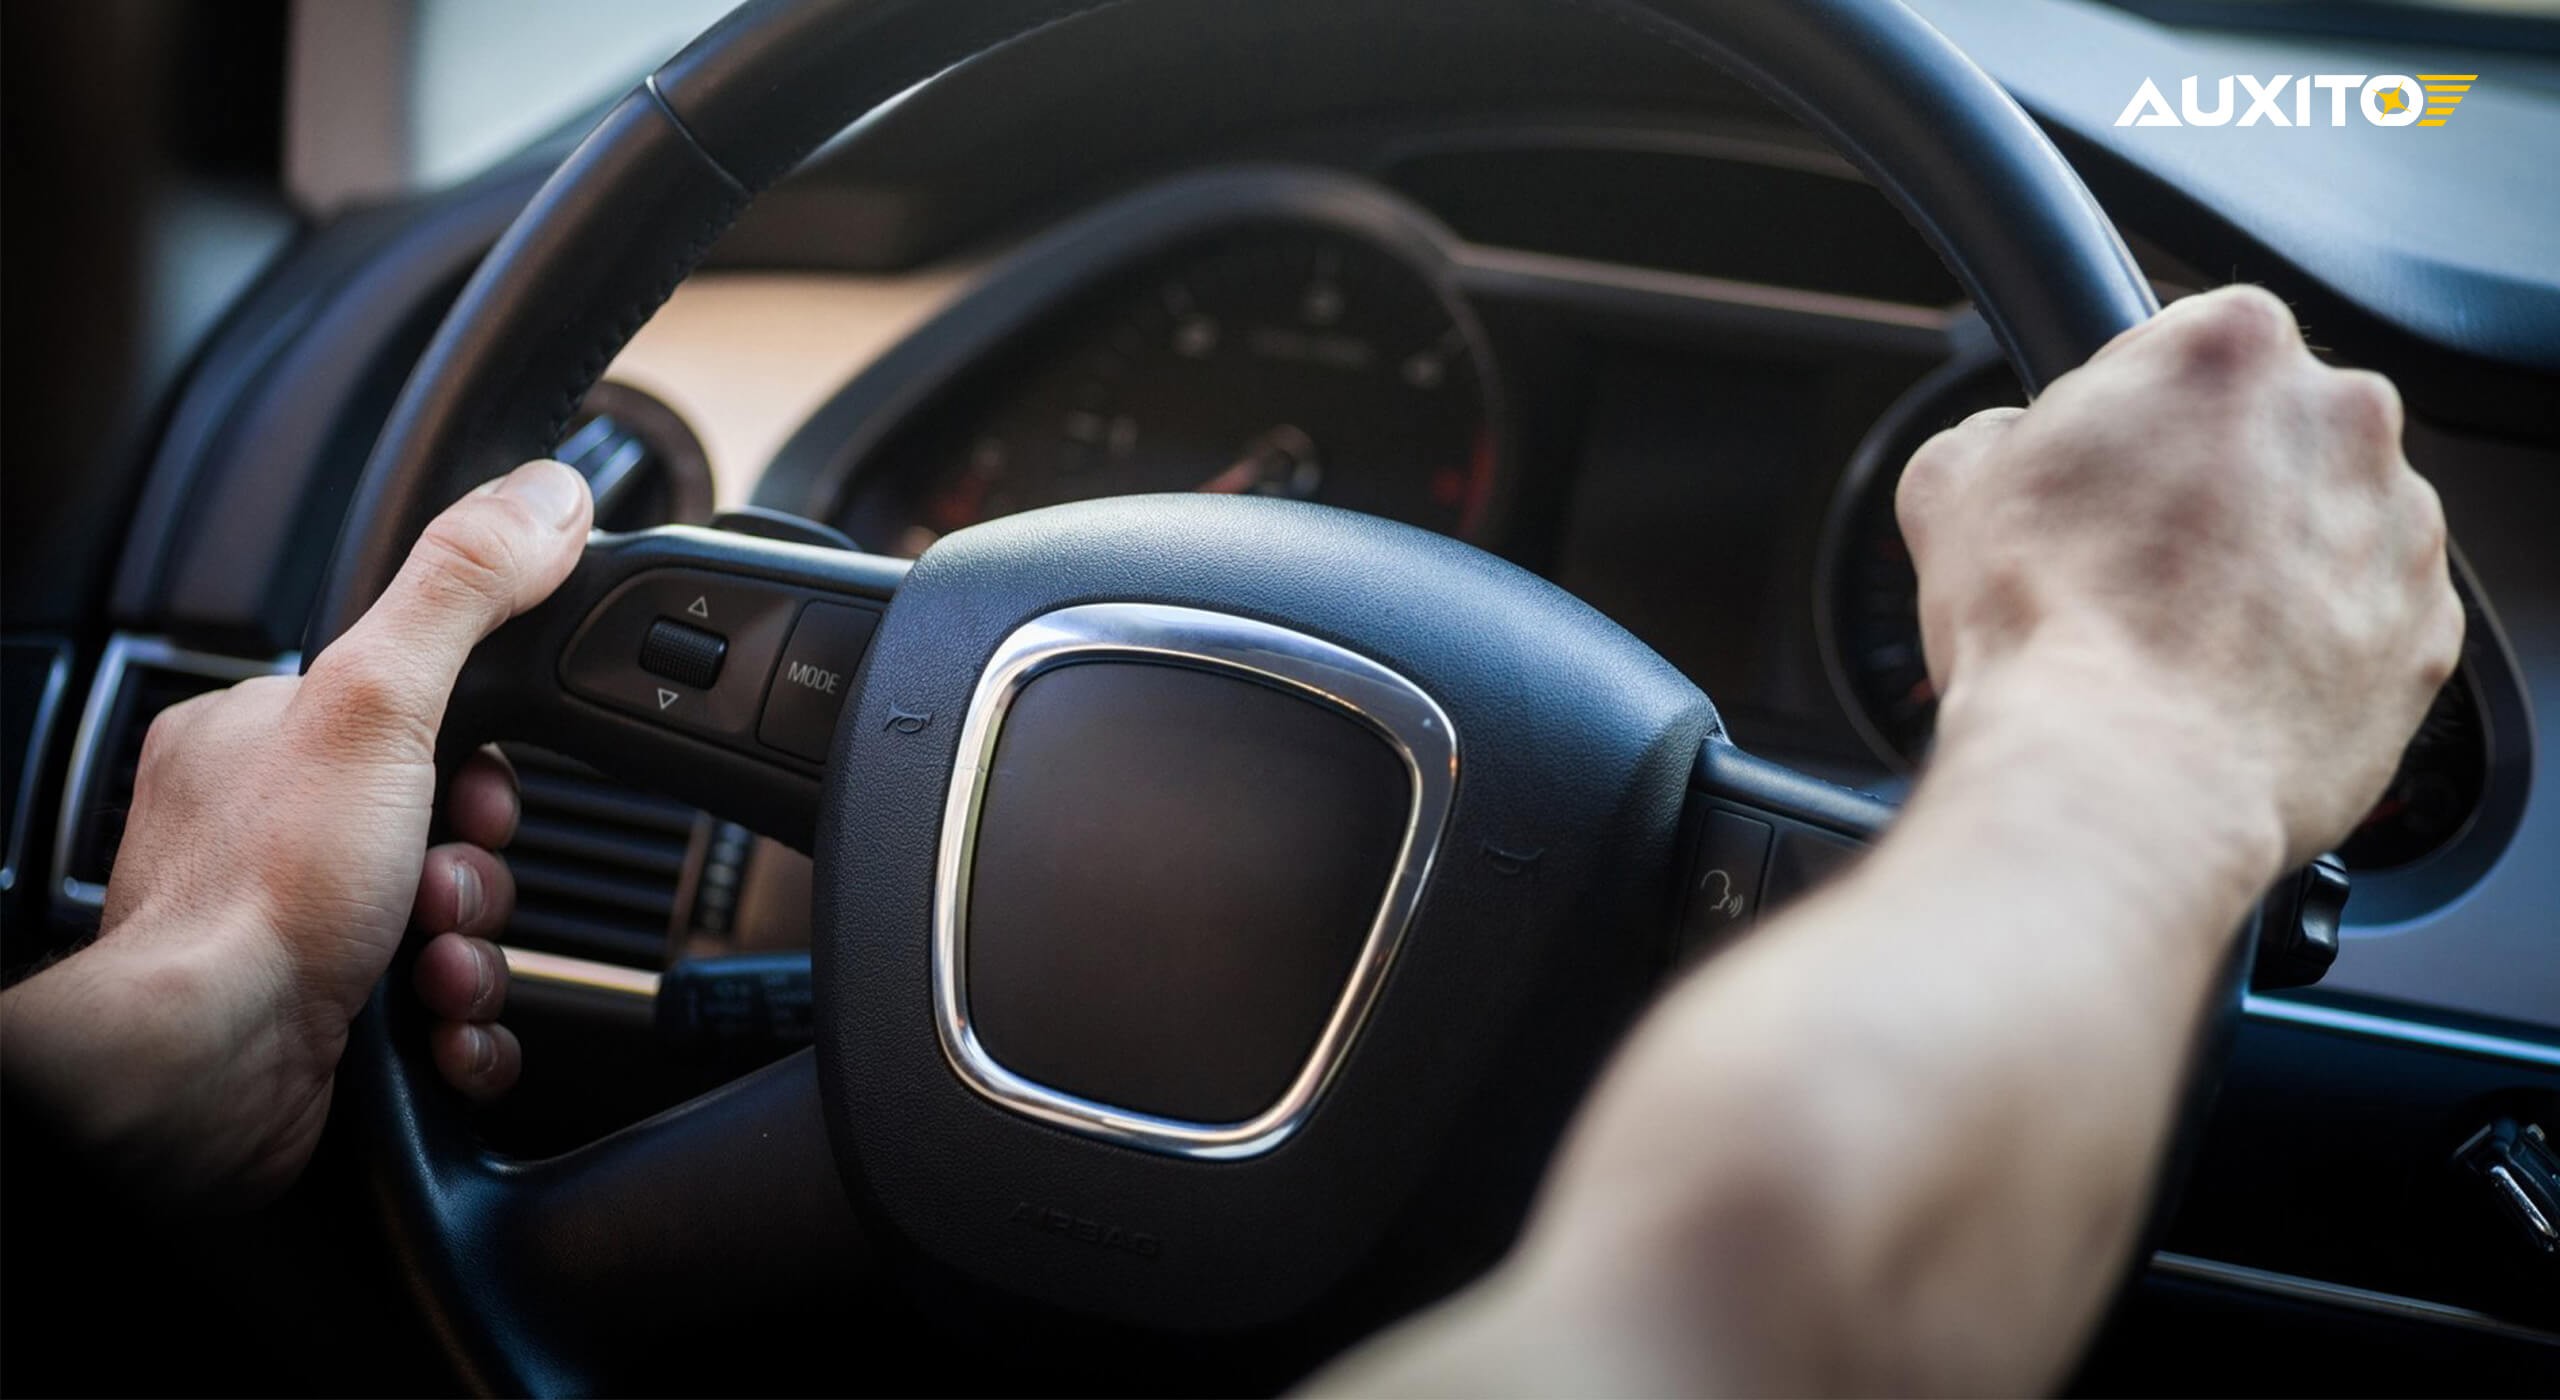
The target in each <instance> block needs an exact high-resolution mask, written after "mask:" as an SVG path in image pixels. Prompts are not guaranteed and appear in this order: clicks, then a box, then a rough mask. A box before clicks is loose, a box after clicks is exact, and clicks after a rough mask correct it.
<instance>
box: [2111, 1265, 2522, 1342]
mask: <svg viewBox="0 0 2560 1400" xmlns="http://www.w3.org/2000/svg"><path fill="white" fill-rule="evenodd" d="M2151 1269H2152V1272H2153V1273H2156V1274H2166V1275H2168V1276H2169V1277H2171V1278H2181V1279H2192V1280H2195V1281H2197V1282H2201V1283H2217V1284H2221V1285H2223V1286H2225V1287H2229V1288H2241V1289H2246V1290H2248V1291H2250V1292H2252V1293H2265V1294H2270V1295H2272V1296H2275V1297H2278V1298H2287V1299H2291V1300H2292V1301H2294V1302H2298V1303H2321V1304H2325V1305H2327V1306H2330V1307H2336V1308H2348V1309H2351V1310H2353V1311H2356V1312H2361V1313H2370V1314H2373V1315H2376V1316H2380V1317H2391V1318H2398V1319H2400V1320H2402V1321H2405V1322H2423V1323H2427V1324H2430V1325H2433V1326H2437V1327H2457V1328H2461V1329H2462V1330H2464V1331H2467V1332H2478V1333H2483V1334H2485V1335H2488V1336H2492V1337H2503V1338H2505V1339H2507V1340H2509V1341H2517V1342H2532V1343H2536V1344H2539V1345H2542V1346H2560V1332H2545V1331H2543V1330H2542V1329H2541V1328H2538V1327H2526V1326H2523V1325H2521V1324H2518V1323H2513V1322H2508V1321H2506V1320H2505V1319H2503V1318H2497V1317H2492V1316H2490V1315H2489V1314H2487V1313H2484V1312H2477V1311H2474V1310H2473V1309H2470V1308H2459V1307H2455V1306H2454V1305H2453V1304H2451V1303H2437V1302H2430V1301H2428V1300H2427V1299H2424V1298H2407V1297H2403V1296H2401V1295H2400V1294H2397V1293H2380V1292H2376V1291H2374V1290H2373V1289H2370V1288H2357V1287H2354V1286H2353V1285H2351V1284H2344V1283H2331V1282H2328V1281H2327V1280H2325V1279H2316V1278H2304V1277H2302V1276H2301V1275H2299V1274H2285V1273H2277V1272H2276V1271H2274V1270H2272V1269H2253V1268H2250V1267H2249V1266H2248V1265H2246V1264H2227V1263H2224V1262H2223V1261H2222V1260H2219V1259H2203V1258H2198V1257H2197V1256H2195V1255H2192V1254H2176V1253H2172V1252H2170V1251H2168V1250H2165V1249H2164V1250H2161V1251H2160V1252H2158V1253H2156V1254H2154V1255H2152V1256H2151Z"/></svg>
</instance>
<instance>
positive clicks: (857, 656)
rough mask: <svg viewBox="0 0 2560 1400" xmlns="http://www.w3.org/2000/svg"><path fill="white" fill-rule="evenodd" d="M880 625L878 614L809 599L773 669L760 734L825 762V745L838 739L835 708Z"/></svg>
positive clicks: (775, 745) (791, 750)
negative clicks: (808, 603)
mask: <svg viewBox="0 0 2560 1400" xmlns="http://www.w3.org/2000/svg"><path fill="white" fill-rule="evenodd" d="M879 626H880V614H878V613H876V612H874V611H872V610H871V609H869V608H857V607H848V606H846V605H844V604H841V603H811V604H810V605H808V606H807V607H805V608H803V609H801V611H800V621H799V622H798V623H796V624H794V625H793V627H792V629H791V640H790V641H789V642H788V643H786V644H785V645H784V646H783V648H782V661H781V664H780V665H778V666H776V667H775V668H774V672H773V690H772V692H771V693H770V694H768V695H767V696H766V697H765V702H764V718H763V719H762V720H761V721H760V722H759V723H758V724H757V725H756V737H757V738H758V739H761V740H763V741H764V743H765V744H767V745H768V746H770V747H772V748H777V749H780V750H782V751H783V752H784V753H787V754H790V755H792V756H793V757H795V758H805V759H807V760H808V761H810V762H811V763H824V762H826V761H827V745H828V742H829V741H830V740H832V739H833V738H834V737H835V732H836V712H837V711H838V710H840V709H842V708H843V707H844V697H845V692H846V691H848V690H851V689H852V688H853V673H854V671H855V670H856V669H857V668H859V667H860V666H861V665H862V653H863V650H864V649H865V648H867V647H869V646H870V645H871V634H872V632H873V631H875V630H877V629H878V627H879Z"/></svg>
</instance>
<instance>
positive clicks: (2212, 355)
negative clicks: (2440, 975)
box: [1897, 287, 2463, 873]
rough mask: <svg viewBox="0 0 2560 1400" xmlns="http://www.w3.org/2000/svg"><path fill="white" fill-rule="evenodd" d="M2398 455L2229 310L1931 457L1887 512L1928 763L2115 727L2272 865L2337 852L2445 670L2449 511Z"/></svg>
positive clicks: (2280, 322) (2181, 319) (2450, 622)
mask: <svg viewBox="0 0 2560 1400" xmlns="http://www.w3.org/2000/svg"><path fill="white" fill-rule="evenodd" d="M2400 430H2401V407H2400V396H2399V393H2398V392H2397V391H2396V390H2394V389H2393V388H2392V386H2391V381H2389V380H2387V379H2384V378H2383V377H2382V376H2380V375H2377V374H2371V373H2368V372H2365V371H2362V370H2338V369H2331V368H2329V367H2327V366H2325V365H2323V364H2321V363H2320V362H2319V361H2318V360H2316V359H2313V358H2312V356H2311V353H2310V351H2309V350H2308V349H2307V348H2305V346H2304V344H2303V340H2302V333H2301V330H2300V329H2299V328H2298V327H2297V326H2296V325H2295V324H2294V319H2293V314H2292V312H2291V311H2289V310H2288V309H2287V308H2286V307H2285V304H2284V303H2283V302H2281V301H2279V300H2277V299H2276V298H2275V297H2273V296H2271V295H2269V294H2268V293H2266V292H2264V291H2261V290H2259V289H2257V288H2255V287H2227V288H2224V289H2222V290H2220V291H2214V292H2206V293H2203V294H2201V295H2198V296H2193V297H2189V298H2187V299H2185V300H2183V301H2180V302H2177V303H2175V304H2173V305H2171V306H2170V307H2169V309H2167V310H2166V311H2164V312H2162V313H2161V314H2160V315H2159V316H2158V317H2156V318H2154V319H2153V320H2151V321H2148V322H2146V323H2144V324H2143V325H2141V326H2138V327H2136V328H2134V329H2133V330H2130V331H2127V332H2126V333H2125V334H2123V335H2122V336H2120V337H2118V338H2117V339H2116V340H2115V341H2114V342H2113V343H2112V344H2110V345H2108V346H2107V347H2106V348H2105V349H2103V350H2101V351H2099V352H2098V354H2097V355H2096V356H2095V357H2093V358H2092V359H2091V360H2090V362H2089V364H2088V365H2086V366H2084V367H2083V368H2081V369H2079V370H2077V371H2075V372H2073V373H2071V374H2068V375H2065V376H2063V377H2062V378H2061V379H2060V380H2058V381H2056V382H2055V384H2054V385H2053V387H2052V389H2051V391H2050V392H2048V393H2047V394H2045V396H2044V397H2043V398H2042V399H2040V400H2038V401H2037V403H2036V406H2035V407H2034V409H2032V410H2019V409H1995V410H1992V411H1990V412H1988V413H1982V414H1977V415H1976V416H1974V417H1973V418H1971V419H1968V420H1967V421H1965V422H1964V423H1963V424H1961V425H1959V426H1957V427H1955V428H1952V429H1950V430H1948V431H1946V432H1944V433H1940V434H1939V435H1938V436H1937V437H1936V438H1934V439H1932V440H1931V441H1930V442H1929V443H1928V445H1926V446H1925V447H1923V448H1921V450H1920V451H1919V453H1918V454H1917V455H1915V456H1914V457H1913V458H1912V460H1911V465H1910V468H1909V470H1907V471H1906V472H1904V474H1903V478H1902V488H1901V493H1900V496H1899V497H1898V500H1897V505H1898V507H1899V514H1900V516H1901V521H1902V531H1903V535H1904V537H1905V538H1906V539H1907V540H1908V541H1909V543H1910V546H1911V554H1912V559H1913V561H1914V563H1915V564H1916V565H1917V567H1918V570H1919V575H1920V619H1921V631H1922V635H1923V637H1924V639H1925V642H1926V645H1927V649H1928V656H1929V670H1930V674H1931V677H1932V679H1934V680H1935V681H1936V682H1937V683H1938V685H1939V687H1940V690H1941V692H1942V694H1943V696H1944V699H1943V702H1942V704H1941V707H1940V710H1939V721H1938V723H1939V733H1940V735H1941V739H1940V742H1941V743H1942V744H1948V743H1962V742H1965V741H1966V740H1967V739H1968V738H1969V736H1970V731H1973V730H1977V729H1982V728H1987V727H1998V726H2008V725H2011V724H2014V723H2018V722H2021V721H2029V720H2033V719H2036V718H2039V717H2042V718H2047V719H2050V718H2057V717H2058V716H2056V715H2054V713H2053V712H2054V710H2055V709H2056V707H2058V706H2070V705H2082V704H2094V705H2098V706H2100V707H2102V711H2111V710H2116V709H2119V708H2124V707H2133V706H2138V707H2140V708H2142V709H2145V710H2147V711H2151V712H2154V713H2157V714H2165V715H2170V716H2176V717H2178V718H2179V719H2180V720H2181V721H2182V722H2181V723H2180V724H2178V725H2177V726H2176V728H2177V735H2176V737H2175V738H2174V739H2172V740H2171V742H2186V743H2191V744H2192V745H2194V746H2195V752H2194V753H2192V754H2189V755H2185V757H2187V758H2190V759H2192V760H2193V761H2195V762H2198V763H2200V764H2202V765H2204V766H2206V767H2207V768H2209V769H2211V770H2213V771H2217V772H2219V773H2221V774H2223V775H2225V776H2226V777H2231V778H2234V779H2237V781H2234V782H2232V783H2229V784H2227V785H2224V786H2223V788H2222V790H2223V791H2226V792H2239V793H2246V794H2250V795H2252V796H2253V797H2255V798H2257V799H2258V800H2262V801H2263V802H2264V803H2265V804H2267V807H2268V810H2267V812H2266V814H2265V815H2266V819H2267V821H2268V822H2269V823H2271V828H2270V829H2271V831H2272V832H2273V833H2274V836H2275V839H2276V840H2278V841H2280V843H2281V848H2282V859H2283V862H2284V864H2285V865H2287V866H2290V865H2293V864H2299V863H2300V862H2302V861H2304V860H2306V859H2308V858H2309V857H2311V856H2312V855H2315V854H2317V853H2318V852H2320V851H2322V850H2325V849H2327V848H2328V847H2329V846H2331V845H2333V844H2335V843H2336V842H2337V840H2338V839H2339V838H2341V837H2343V836H2344V835H2345V834H2346V833H2347V831H2348V830H2349V829H2350V828H2351V827H2352V826H2353V825H2354V823H2355V821H2356V820H2357V818H2359V817H2360V816H2362V815H2363V813H2364V812H2365V810H2366V809H2367V808H2369V807H2371V806H2372V805H2373V802H2374V799H2375V798H2376V797H2378V796H2379V795H2380V794H2381V791H2382V788H2383V786H2384V784H2386V783H2387V782H2389V781H2390V778H2391V773H2392V770H2393V768H2394V766H2395V765H2396V764H2397V763H2398V761H2399V757H2400V751H2401V748H2402V746H2403V745H2405V744H2406V743H2407V742H2408V738H2409V735H2410V733H2411V732H2412V731H2413V730H2414V729H2415V728H2416V727H2417V723H2418V719H2419V717H2420V716H2421V715H2422V714H2424V713H2425V711H2426V707H2427V704H2428V702H2429V701H2430V700H2432V699H2433V698H2434V696H2435V693H2436V691H2437V690H2438V689H2439V688H2441V687H2442V686H2443V684H2444V682H2445V680H2446V678H2447V677H2448V676H2450V675H2451V674H2452V673H2453V667H2454V663H2455V662H2456V661H2457V660H2458V659H2459V657H2460V655H2461V650H2462V630H2463V621H2462V605H2461V603H2460V601H2459V600H2458V599H2457V598H2456V597H2455V595H2454V591H2453V584H2452V579H2451V576H2450V573H2449V571H2448V568H2447V565H2446V561H2445V525H2444V512H2443V509H2442V507H2441V506H2440V505H2439V504H2438V502H2437V500H2436V494H2435V491H2434V489H2433V488H2431V487H2430V486H2428V485H2427V483H2426V481H2425V479H2424V478H2422V477H2420V476H2419V475H2418V474H2417V473H2416V472H2415V471H2413V470H2411V469H2410V466H2409V462H2408V459H2407V458H2406V457H2404V456H2402V455H2401V450H2400ZM2155 728H2156V727H2154V726H2145V727H2144V728H2143V729H2142V730H2141V731H2139V732H2140V733H2141V734H2142V735H2143V736H2144V737H2145V738H2146V739H2148V738H2150V737H2151V736H2152V734H2153V733H2154V732H2155ZM2252 815H2255V814H2252ZM2271 873H2272V872H2271Z"/></svg>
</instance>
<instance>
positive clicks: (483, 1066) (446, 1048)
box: [427, 1021, 524, 1100]
mask: <svg viewBox="0 0 2560 1400" xmlns="http://www.w3.org/2000/svg"><path fill="white" fill-rule="evenodd" d="M427 1048H428V1050H429V1051H430V1052H431V1053H432V1054H433V1055H434V1057H435V1062H436V1073H438V1074H441V1075H443V1076H444V1082H445V1083H447V1084H450V1085H452V1086H453V1087H454V1088H456V1089H459V1090H461V1091H462V1094H463V1096H464V1097H466V1098H470V1099H476V1100H487V1099H494V1098H496V1097H498V1096H499V1095H500V1094H503V1093H505V1092H506V1091H508V1090H509V1089H512V1088H514V1087H515V1083H516V1076H517V1075H518V1074H521V1073H522V1072H523V1071H524V1047H523V1046H521V1045H519V1044H517V1043H516V1033H515V1032H514V1031H511V1030H508V1029H507V1028H506V1027H504V1026H495V1025H491V1026H480V1025H473V1024H470V1023H469V1022H464V1021H445V1022H442V1023H440V1024H438V1025H437V1026H436V1028H435V1029H433V1030H431V1031H429V1032H427Z"/></svg>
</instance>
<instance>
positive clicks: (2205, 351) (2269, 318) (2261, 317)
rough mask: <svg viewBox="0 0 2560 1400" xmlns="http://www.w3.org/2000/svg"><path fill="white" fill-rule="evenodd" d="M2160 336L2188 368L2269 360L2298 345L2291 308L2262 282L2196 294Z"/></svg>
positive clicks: (2298, 332)
mask: <svg viewBox="0 0 2560 1400" xmlns="http://www.w3.org/2000/svg"><path fill="white" fill-rule="evenodd" d="M2169 331H2170V334H2169V335H2167V336H2165V337H2164V339H2165V340H2167V341H2168V342H2169V343H2170V344H2171V345H2172V346H2174V347H2176V349H2177V351H2178V354H2179V357H2180V359H2182V360H2183V361H2184V362H2185V363H2186V364H2187V365H2189V366H2190V367H2194V368H2202V369H2209V370H2216V371H2228V370H2232V369H2237V368H2241V367H2243V366H2247V365H2252V364H2256V363H2259V362H2261V361H2265V360H2269V359H2272V358H2274V357H2276V356H2278V355H2280V354H2282V353H2284V352H2287V351H2289V350H2293V349H2297V348H2299V347H2300V345H2301V344H2302V328H2301V326H2300V325H2298V324H2297V323H2296V322H2295V321H2294V319H2293V308H2291V307H2289V306H2287V305H2285V304H2284V302H2283V300H2282V299H2280V298H2278V297H2277V296H2276V295H2275V293H2273V292H2270V291H2268V290H2266V289H2265V288H2264V287H2254V286H2249V285H2247V284H2245V283H2244V284H2240V285H2236V286H2230V287H2224V288H2221V289H2219V290H2216V291H2212V292H2207V293H2204V294H2203V295H2202V296H2199V297H2197V298H2196V299H2195V300H2194V301H2193V303H2192V304H2191V306H2190V307H2189V309H2186V310H2184V311H2182V312H2181V313H2180V314H2179V315H2178V316H2177V317H2176V318H2175V319H2174V320H2173V321H2172V322H2171V324H2170V326H2169Z"/></svg>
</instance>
